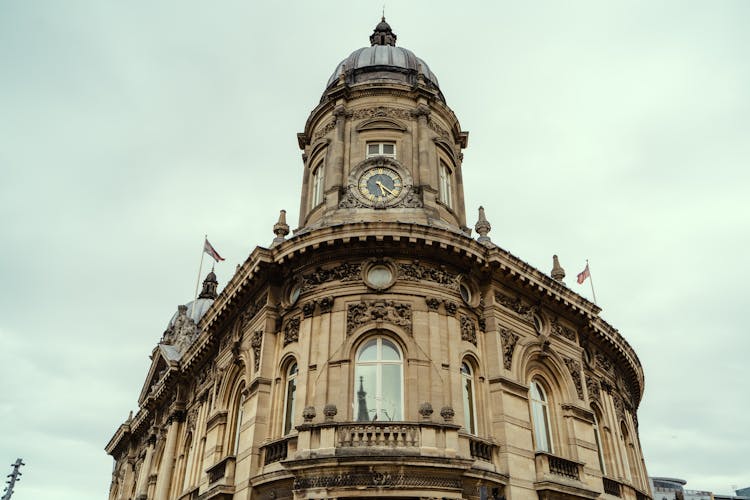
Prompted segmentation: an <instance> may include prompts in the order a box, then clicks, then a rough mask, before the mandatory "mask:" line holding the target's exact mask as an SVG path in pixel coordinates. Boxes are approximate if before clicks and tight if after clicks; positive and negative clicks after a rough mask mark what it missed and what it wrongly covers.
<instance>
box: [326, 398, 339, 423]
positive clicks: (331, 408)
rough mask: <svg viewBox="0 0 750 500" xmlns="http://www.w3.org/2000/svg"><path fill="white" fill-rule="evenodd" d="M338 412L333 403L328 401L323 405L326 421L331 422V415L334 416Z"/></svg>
mask: <svg viewBox="0 0 750 500" xmlns="http://www.w3.org/2000/svg"><path fill="white" fill-rule="evenodd" d="M338 412H339V410H338V408H336V405H334V404H331V403H328V404H327V405H325V406H324V407H323V415H324V416H325V418H326V422H333V417H335V416H336V414H337V413H338Z"/></svg>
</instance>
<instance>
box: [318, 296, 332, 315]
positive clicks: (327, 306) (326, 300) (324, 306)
mask: <svg viewBox="0 0 750 500" xmlns="http://www.w3.org/2000/svg"><path fill="white" fill-rule="evenodd" d="M318 306H319V307H320V313H321V314H325V313H329V312H331V309H333V297H323V298H322V299H320V300H318Z"/></svg>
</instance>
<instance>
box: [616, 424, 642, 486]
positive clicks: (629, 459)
mask: <svg viewBox="0 0 750 500" xmlns="http://www.w3.org/2000/svg"><path fill="white" fill-rule="evenodd" d="M620 430H621V432H622V444H623V446H624V450H623V451H624V453H623V460H624V461H625V464H624V465H625V471H626V472H627V473H628V479H630V480H631V481H632V482H633V483H634V484H639V482H640V479H639V474H638V460H637V458H636V456H635V445H633V441H632V440H631V439H630V433H628V426H627V425H625V422H620Z"/></svg>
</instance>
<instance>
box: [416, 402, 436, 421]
mask: <svg viewBox="0 0 750 500" xmlns="http://www.w3.org/2000/svg"><path fill="white" fill-rule="evenodd" d="M432 413H433V409H432V405H431V404H430V403H428V402H426V401H425V402H424V403H422V404H421V405H419V414H420V415H421V416H422V420H429V419H430V417H431V416H432Z"/></svg>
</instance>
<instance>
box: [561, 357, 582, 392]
mask: <svg viewBox="0 0 750 500" xmlns="http://www.w3.org/2000/svg"><path fill="white" fill-rule="evenodd" d="M563 361H564V362H565V366H567V367H568V371H569V372H570V376H571V377H573V384H574V385H575V386H576V392H577V393H578V398H579V399H583V385H582V383H581V363H579V362H578V361H576V360H574V359H570V358H563Z"/></svg>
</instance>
